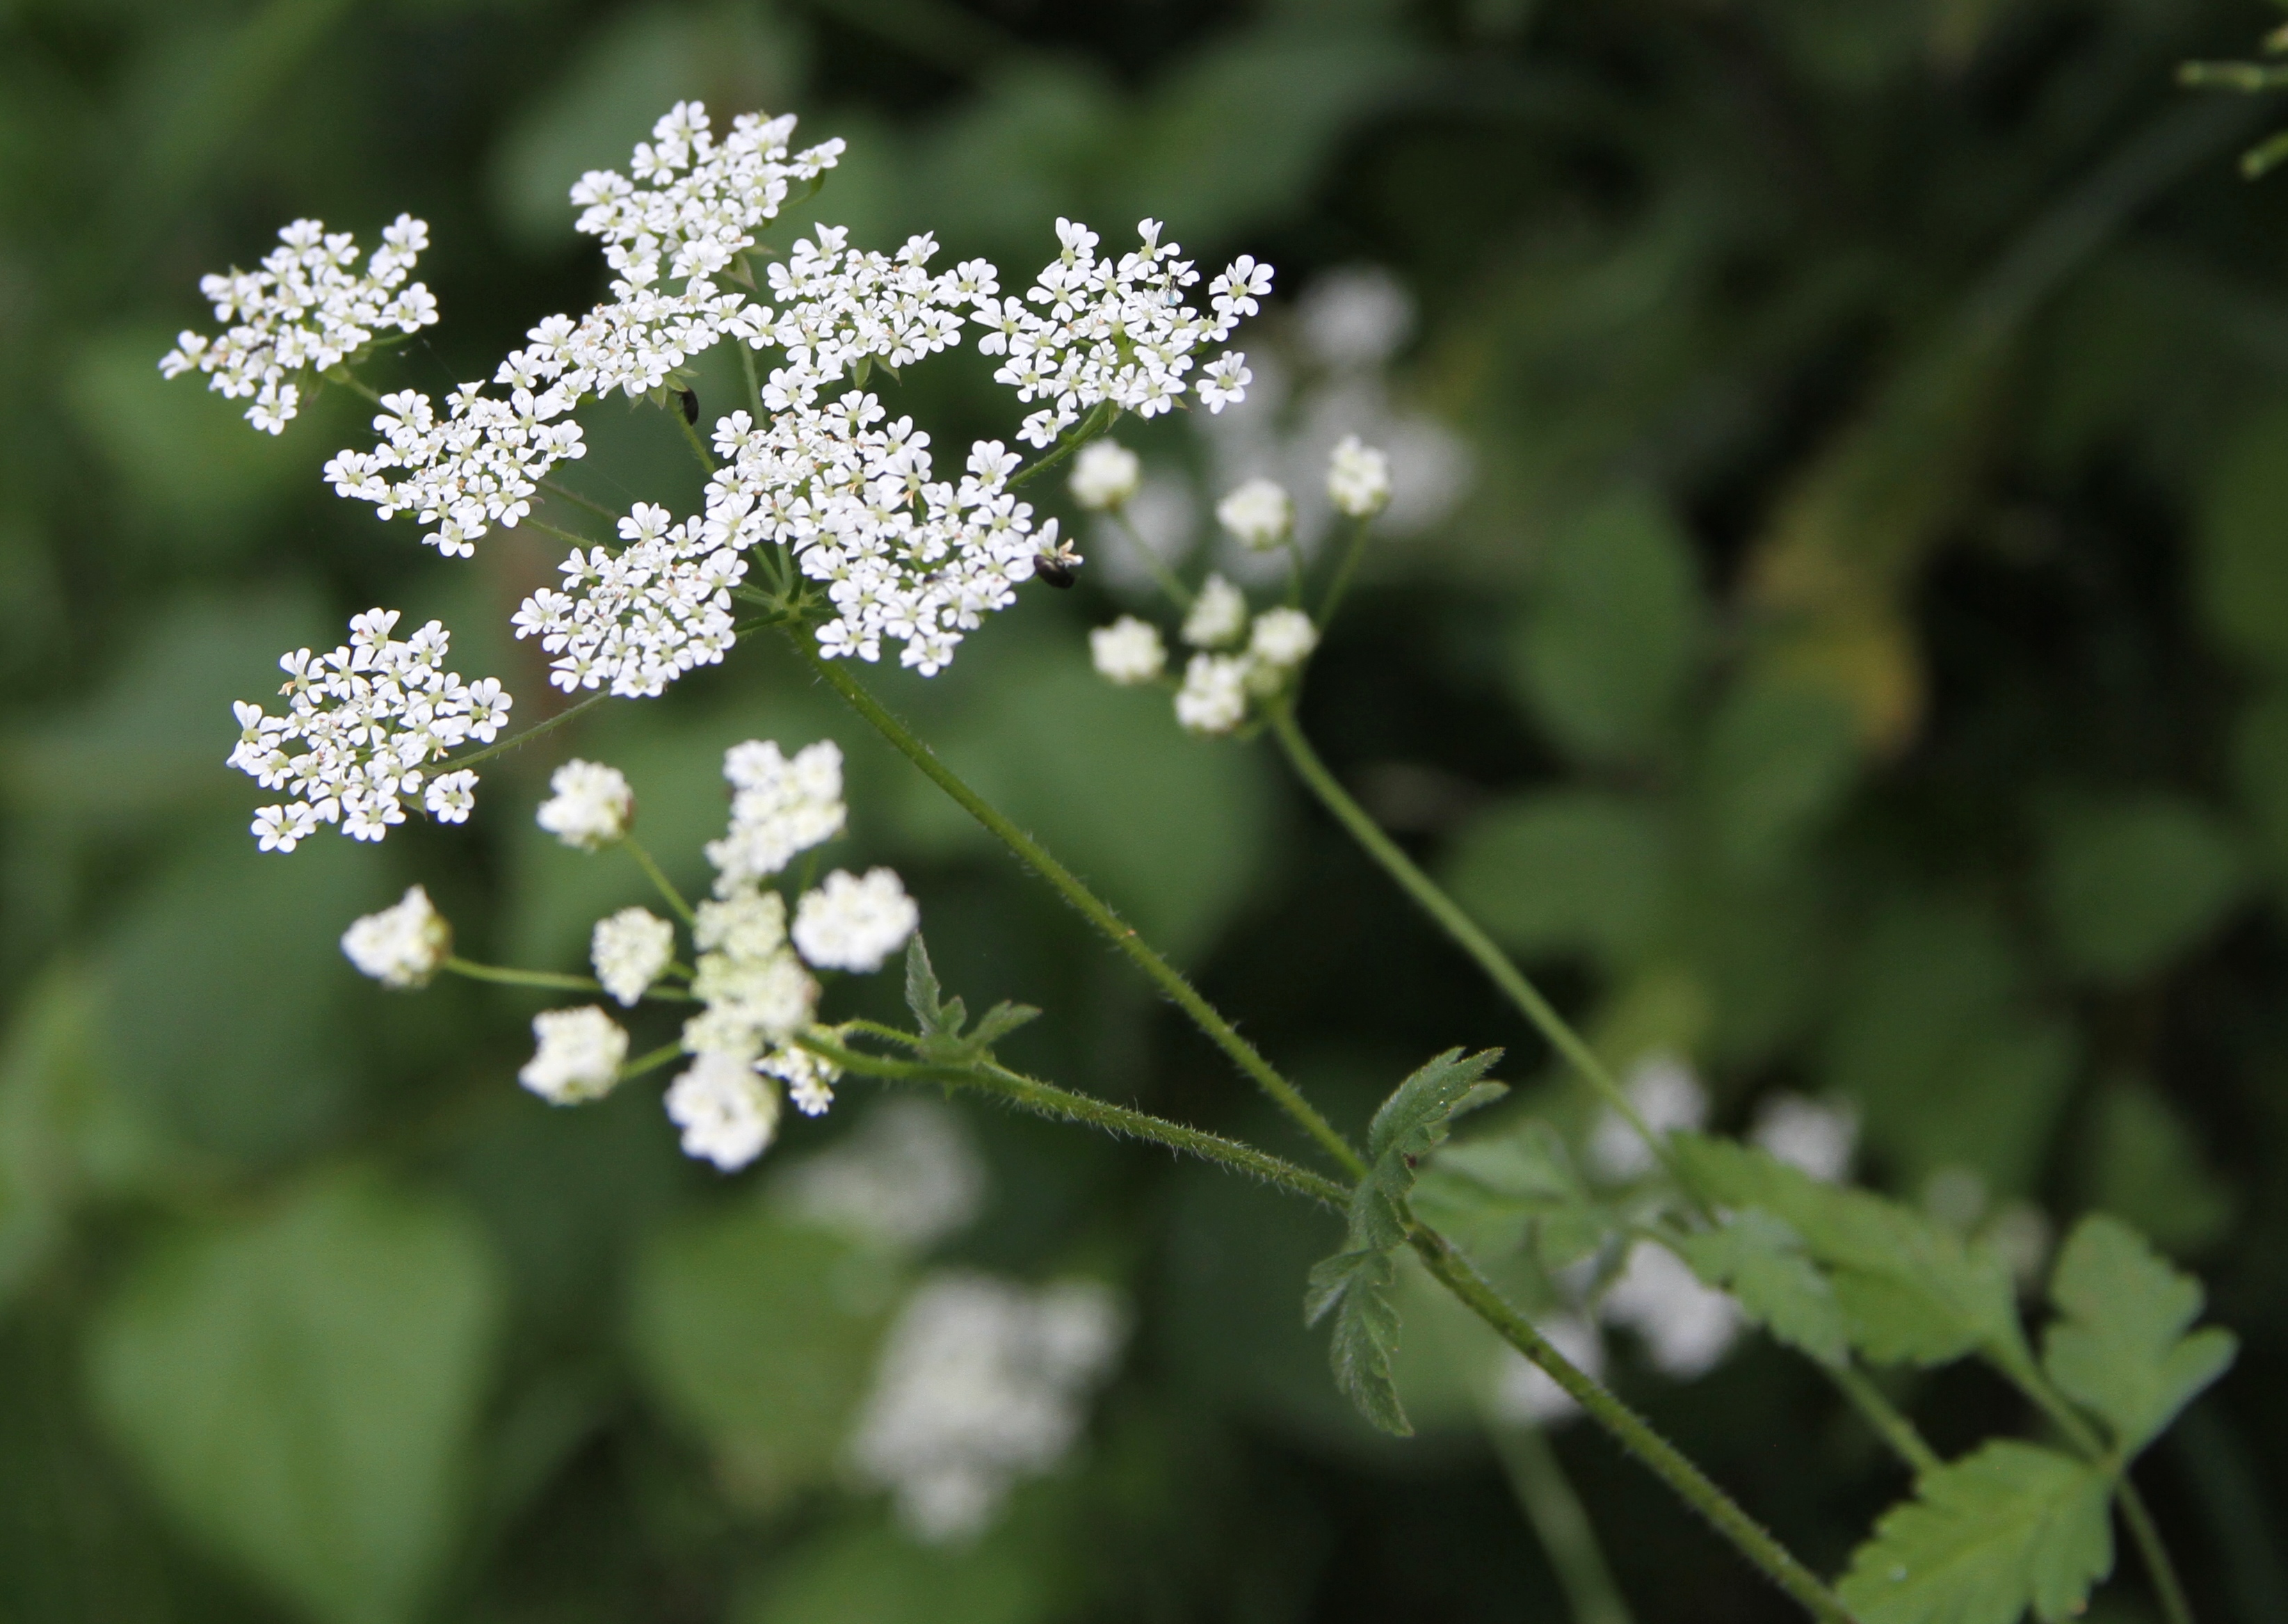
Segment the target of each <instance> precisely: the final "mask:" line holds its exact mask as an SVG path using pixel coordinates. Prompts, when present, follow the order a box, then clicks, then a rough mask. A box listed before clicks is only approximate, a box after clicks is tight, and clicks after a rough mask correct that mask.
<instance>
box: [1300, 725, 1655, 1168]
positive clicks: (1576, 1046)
mask: <svg viewBox="0 0 2288 1624" xmlns="http://www.w3.org/2000/svg"><path fill="white" fill-rule="evenodd" d="M1266 708H1267V710H1268V712H1269V713H1270V720H1271V729H1272V731H1273V733H1275V735H1277V736H1278V739H1279V745H1280V748H1281V749H1283V750H1284V751H1285V752H1287V760H1288V761H1289V762H1290V763H1291V764H1292V765H1293V767H1294V768H1295V772H1296V775H1297V776H1299V777H1300V778H1301V779H1302V780H1303V782H1304V783H1305V784H1308V785H1309V786H1310V789H1311V792H1312V793H1313V794H1315V795H1316V796H1317V797H1318V798H1319V801H1320V804H1322V805H1323V806H1324V807H1325V808H1327V810H1328V811H1330V812H1331V813H1332V814H1334V817H1335V821H1336V822H1337V823H1339V824H1342V826H1343V827H1344V828H1345V829H1346V830H1347V831H1348V832H1350V835H1351V838H1352V839H1353V840H1356V841H1357V842H1358V843H1359V844H1360V845H1361V846H1362V847H1364V848H1366V852H1367V855H1368V856H1370V857H1372V858H1373V859H1374V860H1375V861H1376V862H1377V863H1378V864H1381V865H1382V867H1383V870H1384V872H1386V873H1387V874H1389V876H1390V877H1391V878H1392V879H1393V880H1396V881H1397V882H1398V884H1399V888H1400V889H1402V890H1403V891H1404V892H1405V893H1406V894H1407V895H1408V896H1410V897H1412V898H1413V899H1414V901H1415V902H1416V904H1418V905H1419V906H1420V908H1421V909H1422V911H1423V912H1425V913H1427V914H1428V915H1429V916H1430V917H1431V918H1432V919H1435V920H1436V921H1437V922H1438V923H1439V925H1441V926H1442V927H1444V929H1445V932H1446V934H1447V935H1450V936H1451V937H1452V938H1453V939H1454V941H1455V943H1457V944H1458V945H1459V946H1460V948H1461V949H1462V951H1464V952H1466V953H1467V954H1469V956H1470V957H1471V958H1472V959H1475V960H1476V961H1477V964H1478V967H1479V968H1480V969H1482V970H1483V971H1484V972H1485V973H1486V977H1487V979H1488V980H1490V981H1491V982H1492V983H1494V985H1495V986H1497V987H1498V988H1500V989H1501V990H1502V991H1503V992H1504V993H1505V994H1506V995H1507V996H1508V998H1509V1000H1510V1002H1512V1003H1513V1004H1514V1005H1516V1006H1517V1007H1518V1008H1519V1009H1520V1010H1521V1011H1522V1012H1523V1013H1524V1015H1525V1017H1526V1019H1527V1020H1529V1021H1530V1022H1531V1023H1533V1025H1534V1027H1535V1028H1536V1029H1537V1031H1539V1032H1540V1033H1541V1035H1542V1036H1543V1037H1544V1038H1545V1039H1548V1041H1549V1045H1550V1047H1552V1048H1554V1049H1555V1050H1556V1051H1557V1052H1558V1053H1559V1054H1561V1055H1563V1056H1564V1057H1565V1058H1566V1059H1567V1060H1568V1061H1569V1062H1571V1063H1572V1064H1573V1067H1574V1069H1575V1070H1576V1071H1579V1072H1580V1073H1581V1075H1582V1076H1583V1077H1585V1078H1586V1079H1588V1080H1589V1083H1590V1086H1591V1087H1593V1088H1595V1089H1596V1090H1597V1092H1598V1093H1599V1094H1600V1095H1603V1096H1604V1100H1605V1103H1607V1104H1608V1105H1609V1106H1611V1107H1612V1108H1613V1109H1614V1110H1615V1111H1618V1112H1619V1113H1620V1114H1621V1116H1622V1118H1624V1119H1625V1121H1626V1122H1627V1123H1628V1124H1629V1126H1632V1127H1633V1128H1634V1129H1636V1131H1637V1133H1638V1134H1640V1135H1641V1137H1642V1138H1643V1140H1644V1142H1645V1143H1646V1145H1647V1146H1648V1147H1649V1148H1650V1149H1651V1150H1652V1153H1653V1154H1654V1155H1655V1156H1656V1157H1657V1158H1660V1161H1661V1163H1662V1165H1663V1166H1665V1167H1667V1168H1668V1169H1669V1170H1670V1172H1671V1173H1672V1174H1675V1173H1676V1172H1677V1167H1676V1161H1675V1156H1674V1153H1673V1152H1672V1151H1671V1150H1670V1149H1669V1147H1668V1141H1667V1140H1666V1139H1664V1138H1663V1137H1662V1136H1661V1135H1660V1134H1656V1133H1654V1132H1653V1130H1652V1126H1651V1124H1649V1123H1648V1122H1647V1121H1646V1120H1645V1119H1644V1117H1643V1115H1642V1114H1641V1112H1639V1111H1638V1110H1637V1108H1636V1107H1635V1105H1633V1104H1632V1103H1630V1100H1629V1096H1628V1095H1627V1094H1626V1093H1625V1091H1624V1090H1623V1089H1622V1087H1621V1086H1620V1084H1619V1083H1618V1082H1617V1080H1615V1079H1614V1077H1613V1074H1612V1073H1611V1072H1610V1071H1608V1070H1607V1069H1606V1067H1605V1063H1604V1062H1603V1061H1601V1060H1599V1059H1598V1058H1597V1056H1596V1055H1595V1053H1594V1052H1593V1050H1592V1049H1591V1048H1590V1047H1589V1046H1588V1045H1587V1044H1586V1043H1585V1042H1583V1041H1582V1040H1581V1037H1580V1034H1578V1033H1577V1032H1576V1031H1574V1030H1573V1029H1572V1027H1570V1026H1569V1025H1568V1024H1567V1023H1566V1022H1565V1018H1564V1017H1563V1016H1562V1015H1559V1014H1558V1013H1557V1011H1556V1010H1555V1009H1554V1008H1553V1007H1551V1005H1550V1003H1549V1000H1548V999H1545V998H1543V997H1542V996H1541V993H1540V991H1538V990H1537V988H1536V987H1535V986H1534V984H1533V983H1531V982H1529V981H1528V980H1526V978H1525V976H1524V975H1523V974H1522V973H1521V971H1520V970H1519V969H1518V967H1516V966H1515V965H1513V964H1512V963H1511V962H1510V961H1509V956H1508V955H1507V954H1506V953H1505V952H1503V951H1501V949H1500V948H1498V947H1497V946H1495V945H1494V942H1493V938H1492V937H1490V936H1489V935H1486V933H1485V932H1484V931H1483V930H1482V929H1480V928H1479V927H1478V923H1477V921H1476V920H1475V919H1472V918H1471V917H1470V916H1469V915H1468V914H1466V913H1465V912H1462V910H1461V906H1460V904H1457V903H1456V902H1455V901H1454V899H1453V898H1452V897H1450V896H1447V895H1446V893H1445V892H1443V891H1442V890H1440V889H1439V888H1438V887H1437V885H1436V883H1435V882H1434V881H1433V880H1431V878H1430V876H1429V875H1427V874H1426V873H1424V872H1422V871H1421V870H1420V869H1419V868H1418V867H1416V866H1415V864H1414V859H1413V858H1411V857H1410V856H1407V855H1406V854H1405V853H1404V852H1403V851H1402V850H1400V849H1399V848H1398V843H1397V842H1396V841H1394V840H1392V839H1391V838H1390V837H1389V836H1388V835H1386V834H1385V833H1383V832H1382V830H1381V828H1380V826H1379V825H1378V824H1376V823H1375V821H1374V819H1372V818H1371V817H1369V816H1367V814H1366V808H1363V807H1362V806H1360V805H1359V804H1358V802H1356V801H1355V800H1352V799H1351V797H1350V793H1349V792H1348V791H1347V790H1345V789H1344V788H1343V786H1342V785H1341V784H1339V783H1338V782H1336V779H1335V776H1334V774H1332V773H1331V772H1329V771H1328V770H1327V767H1326V763H1324V762H1323V761H1322V760H1319V757H1318V753H1317V752H1315V751H1314V750H1313V749H1312V748H1311V744H1310V741H1309V740H1308V739H1306V738H1305V737H1304V736H1303V729H1302V728H1300V727H1299V726H1297V725H1296V721H1295V712H1294V707H1293V705H1291V703H1290V702H1289V701H1288V700H1287V699H1285V698H1280V699H1275V700H1274V701H1272V702H1271V704H1270V705H1268V706H1267V707H1266ZM1678 1182H1680V1183H1682V1182H1684V1181H1683V1180H1682V1178H1681V1177H1679V1178H1678Z"/></svg>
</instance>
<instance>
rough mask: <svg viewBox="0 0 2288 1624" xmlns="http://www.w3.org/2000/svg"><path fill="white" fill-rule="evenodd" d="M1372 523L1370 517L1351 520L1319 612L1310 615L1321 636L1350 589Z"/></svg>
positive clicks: (1364, 550)
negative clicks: (1346, 537) (1340, 557)
mask: <svg viewBox="0 0 2288 1624" xmlns="http://www.w3.org/2000/svg"><path fill="white" fill-rule="evenodd" d="M1372 524H1373V521H1372V520H1370V519H1354V520H1352V521H1351V538H1350V540H1349V542H1348V543H1347V545H1345V546H1344V548H1343V557H1342V561H1341V562H1340V563H1339V564H1337V565H1336V566H1335V577H1334V579H1333V580H1331V581H1329V582H1328V583H1327V595H1326V596H1325V597H1323V598H1322V599H1320V600H1319V612H1318V613H1317V614H1316V615H1315V616H1314V617H1312V618H1314V619H1315V620H1316V621H1317V622H1318V623H1319V634H1320V635H1321V636H1322V637H1323V636H1325V635H1326V631H1327V626H1328V625H1329V624H1330V623H1331V621H1332V620H1333V619H1334V617H1335V611H1336V610H1337V609H1340V608H1341V607H1342V602H1343V594H1344V593H1347V592H1348V591H1349V590H1350V586H1351V577H1352V576H1354V575H1355V574H1357V573H1358V567H1359V560H1360V559H1361V558H1362V557H1364V556H1365V554H1366V537H1367V531H1368V529H1370V527H1371V526H1372Z"/></svg>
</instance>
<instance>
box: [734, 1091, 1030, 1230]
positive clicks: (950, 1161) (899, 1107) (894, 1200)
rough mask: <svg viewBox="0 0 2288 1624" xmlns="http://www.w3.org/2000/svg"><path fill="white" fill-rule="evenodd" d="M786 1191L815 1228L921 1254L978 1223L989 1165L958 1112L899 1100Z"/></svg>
mask: <svg viewBox="0 0 2288 1624" xmlns="http://www.w3.org/2000/svg"><path fill="white" fill-rule="evenodd" d="M779 1190H780V1191H781V1192H782V1193H783V1196H784V1198H785V1199H786V1201H787V1203H788V1205H789V1206H791V1207H792V1208H793V1209H794V1210H795V1211H796V1212H797V1213H798V1214H801V1215H802V1216H803V1217H804V1218H806V1219H808V1220H809V1221H810V1222H814V1223H820V1224H825V1225H827V1226H829V1227H830V1228H833V1229H838V1230H847V1231H849V1232H851V1233H853V1234H855V1235H857V1236H858V1237H860V1238H862V1239H865V1240H869V1241H872V1242H874V1243H875V1244H876V1245H878V1246H892V1247H896V1248H898V1249H901V1250H906V1251H914V1252H920V1251H926V1250H927V1249H928V1248H929V1247H931V1246H935V1245H936V1244H937V1243H938V1242H939V1241H941V1240H942V1239H944V1238H946V1237H947V1236H949V1235H952V1234H955V1233H957V1231H959V1230H964V1229H966V1228H967V1227H968V1226H969V1223H970V1222H971V1221H972V1220H973V1219H974V1218H975V1217H976V1216H977V1213H978V1209H979V1207H980V1206H981V1205H982V1204H983V1202H984V1198H985V1166H984V1163H983V1162H982V1161H981V1160H980V1159H979V1158H978V1154H977V1150H976V1147H975V1146H973V1144H971V1143H970V1142H969V1136H968V1135H967V1134H965V1133H964V1132H963V1131H962V1126H961V1118H959V1117H958V1116H957V1115H956V1114H955V1113H954V1111H953V1108H952V1107H950V1106H949V1105H947V1104H945V1103H942V1102H940V1101H936V1100H926V1099H902V1098H892V1099H886V1100H884V1101H883V1102H882V1103H880V1104H878V1105H876V1106H875V1107H874V1108H873V1109H872V1110H871V1111H868V1112H867V1114H866V1119H865V1120H864V1121H863V1122H862V1123H860V1124H859V1126H858V1131H857V1132H856V1133H854V1134H852V1135H851V1136H850V1137H849V1138H848V1139H846V1140H845V1141H843V1142H841V1143H840V1144H838V1145H837V1146H835V1147H834V1148H833V1149H832V1150H822V1151H820V1152H819V1153H818V1154H817V1155H815V1156H813V1157H811V1158H808V1159H806V1160H805V1161H801V1162H798V1163H797V1164H796V1165H795V1166H792V1167H790V1168H788V1169H787V1170H786V1172H785V1173H784V1174H782V1175H781V1182H780V1184H779Z"/></svg>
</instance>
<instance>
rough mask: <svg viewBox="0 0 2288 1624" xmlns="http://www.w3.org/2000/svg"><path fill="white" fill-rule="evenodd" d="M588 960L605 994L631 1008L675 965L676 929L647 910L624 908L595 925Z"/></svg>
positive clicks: (589, 942)
mask: <svg viewBox="0 0 2288 1624" xmlns="http://www.w3.org/2000/svg"><path fill="white" fill-rule="evenodd" d="M588 959H589V962H590V963H592V964H593V965H594V966H595V967H596V979H597V980H598V981H600V982H601V983H604V991H607V992H608V993H610V994H611V995H612V996H613V997H614V998H616V999H618V1000H619V1001H620V1003H621V1005H622V1006H623V1007H625V1006H629V1005H632V1004H633V1003H634V1002H635V1001H636V1000H637V999H640V998H641V997H643V995H644V994H645V992H646V991H649V989H650V987H651V984H652V983H654V982H655V981H657V980H658V979H659V978H660V975H661V973H662V972H663V971H664V970H665V969H666V968H667V967H668V966H669V965H670V964H671V963H672V962H673V961H674V959H675V927H674V926H673V925H671V924H670V923H668V921H667V920H665V919H661V918H659V917H658V916H657V915H655V914H654V913H652V912H650V911H648V910H647V909H643V908H623V909H621V910H620V911H619V912H617V913H615V914H612V915H610V916H609V917H608V918H605V919H598V920H597V921H596V928H595V930H594V932H593V933H592V935H590V937H589V941H588Z"/></svg>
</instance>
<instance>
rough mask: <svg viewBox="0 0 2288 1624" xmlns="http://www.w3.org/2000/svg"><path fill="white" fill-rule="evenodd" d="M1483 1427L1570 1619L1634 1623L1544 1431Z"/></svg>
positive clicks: (1508, 1424) (1583, 1623) (1512, 1425)
mask: <svg viewBox="0 0 2288 1624" xmlns="http://www.w3.org/2000/svg"><path fill="white" fill-rule="evenodd" d="M1486 1432H1487V1435H1488V1436H1489V1437H1491V1438H1492V1440H1493V1445H1494V1453H1495V1454H1497V1455H1498V1456H1499V1457H1500V1458H1501V1463H1502V1470H1503V1472H1504V1473H1505V1475H1506V1476H1507V1477H1508V1478H1509V1486H1510V1491H1511V1493H1513V1494H1515V1495H1516V1496H1517V1503H1518V1509H1520V1510H1521V1511H1523V1512H1524V1513H1525V1520H1526V1521H1527V1522H1529V1523H1530V1524H1532V1525H1533V1532H1534V1533H1535V1535H1536V1536H1537V1538H1538V1539H1539V1540H1540V1541H1541V1548H1542V1550H1543V1551H1544V1552H1545V1554H1546V1555H1547V1556H1548V1557H1549V1565H1550V1567H1551V1568H1552V1569H1553V1570H1554V1571H1555V1572H1556V1574H1557V1582H1558V1584H1559V1585H1560V1586H1561V1588H1563V1589H1564V1591H1565V1600H1566V1602H1567V1604H1568V1605H1569V1607H1570V1608H1571V1611H1572V1613H1573V1624H1633V1621H1632V1620H1631V1618H1630V1615H1629V1606H1628V1603H1627V1602H1625V1601H1624V1600H1623V1599H1622V1598H1621V1589H1620V1586H1619V1585H1617V1584H1616V1583H1615V1582H1614V1580H1613V1570H1612V1567H1611V1565H1610V1564H1608V1563H1607V1562H1606V1560H1605V1553H1604V1551H1603V1550H1602V1548H1600V1547H1599V1545H1598V1544H1597V1532H1596V1530H1595V1529H1594V1528H1593V1527H1591V1526H1590V1524H1589V1514H1588V1512H1587V1511H1585V1509H1583V1508H1582V1505H1581V1497H1580V1496H1579V1495H1578V1494H1577V1493H1574V1492H1573V1485H1572V1484H1571V1483H1569V1482H1568V1481H1567V1480H1566V1477H1565V1469H1564V1467H1563V1466H1562V1465H1561V1464H1560V1463H1559V1462H1558V1459H1557V1452H1556V1451H1555V1450H1553V1449H1552V1448H1551V1447H1550V1446H1549V1439H1548V1437H1547V1435H1545V1433H1544V1432H1543V1431H1542V1430H1541V1429H1540V1428H1538V1427H1536V1426H1532V1425H1530V1424H1522V1425H1521V1424H1519V1423H1516V1422H1512V1421H1488V1422H1487V1423H1486Z"/></svg>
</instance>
